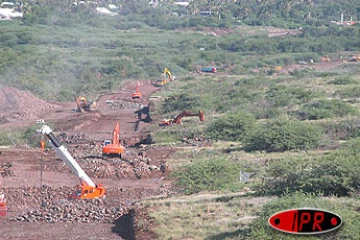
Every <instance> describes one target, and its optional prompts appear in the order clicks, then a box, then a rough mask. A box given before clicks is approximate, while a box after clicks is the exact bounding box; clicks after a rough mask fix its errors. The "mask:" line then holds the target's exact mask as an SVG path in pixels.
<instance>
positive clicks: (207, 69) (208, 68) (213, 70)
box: [200, 67, 217, 73]
mask: <svg viewBox="0 0 360 240" xmlns="http://www.w3.org/2000/svg"><path fill="white" fill-rule="evenodd" d="M200 72H206V73H216V72H217V70H216V68H215V67H205V68H200Z"/></svg>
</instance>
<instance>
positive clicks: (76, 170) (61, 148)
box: [37, 125, 96, 188]
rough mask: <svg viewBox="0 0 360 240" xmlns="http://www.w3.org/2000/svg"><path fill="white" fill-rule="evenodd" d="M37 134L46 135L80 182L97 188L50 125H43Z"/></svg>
mask: <svg viewBox="0 0 360 240" xmlns="http://www.w3.org/2000/svg"><path fill="white" fill-rule="evenodd" d="M37 132H39V133H41V134H43V135H45V136H46V137H47V138H48V139H49V140H50V142H51V146H52V148H53V149H54V150H55V152H56V153H57V154H58V155H59V156H60V157H61V159H62V160H63V161H64V162H65V163H66V165H68V167H70V168H71V170H72V171H73V173H75V174H76V176H78V177H79V178H80V180H81V181H82V182H84V183H86V184H87V185H89V186H91V187H94V188H95V187H96V185H95V183H94V182H93V181H92V180H91V179H90V177H89V176H88V175H87V174H86V173H85V172H84V170H83V169H82V168H81V167H80V165H79V164H78V163H77V162H76V161H75V159H74V158H73V157H72V156H71V154H70V153H69V152H68V150H67V149H66V147H65V146H64V145H62V144H61V142H60V141H59V140H58V139H57V138H56V137H55V136H54V134H53V133H52V130H51V128H50V127H49V126H48V125H43V126H42V127H41V129H39V130H37Z"/></svg>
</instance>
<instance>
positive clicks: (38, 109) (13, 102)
mask: <svg viewBox="0 0 360 240" xmlns="http://www.w3.org/2000/svg"><path fill="white" fill-rule="evenodd" d="M49 108H52V105H51V104H49V103H47V102H46V101H44V100H41V99H39V98H37V97H36V96H34V95H33V94H31V93H30V92H26V91H22V90H19V89H16V88H13V87H5V88H2V89H0V112H1V115H0V119H1V120H0V123H6V122H9V121H11V120H17V121H23V120H33V119H38V118H39V117H40V115H41V114H43V113H44V112H45V111H46V110H48V109H49Z"/></svg>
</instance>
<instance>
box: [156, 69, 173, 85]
mask: <svg viewBox="0 0 360 240" xmlns="http://www.w3.org/2000/svg"><path fill="white" fill-rule="evenodd" d="M173 79H174V77H173V75H172V73H171V72H170V70H169V69H168V68H165V69H164V72H163V73H162V74H161V79H158V80H156V81H153V82H152V84H153V85H154V86H155V87H163V86H165V85H166V84H168V83H169V82H171V81H172V80H173Z"/></svg>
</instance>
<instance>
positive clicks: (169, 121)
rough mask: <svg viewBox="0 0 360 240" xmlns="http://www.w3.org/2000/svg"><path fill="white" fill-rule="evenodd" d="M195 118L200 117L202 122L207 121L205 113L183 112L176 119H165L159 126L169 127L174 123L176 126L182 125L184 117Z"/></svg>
mask: <svg viewBox="0 0 360 240" xmlns="http://www.w3.org/2000/svg"><path fill="white" fill-rule="evenodd" d="M194 116H198V117H199V119H200V121H202V122H203V121H205V115H204V112H203V111H201V110H200V111H199V112H194V111H183V112H182V113H180V114H179V115H177V116H176V117H175V118H173V119H164V120H162V121H160V122H158V124H159V126H169V125H172V124H174V123H176V124H180V123H181V119H182V118H183V117H194Z"/></svg>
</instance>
